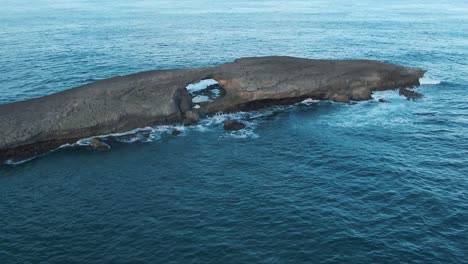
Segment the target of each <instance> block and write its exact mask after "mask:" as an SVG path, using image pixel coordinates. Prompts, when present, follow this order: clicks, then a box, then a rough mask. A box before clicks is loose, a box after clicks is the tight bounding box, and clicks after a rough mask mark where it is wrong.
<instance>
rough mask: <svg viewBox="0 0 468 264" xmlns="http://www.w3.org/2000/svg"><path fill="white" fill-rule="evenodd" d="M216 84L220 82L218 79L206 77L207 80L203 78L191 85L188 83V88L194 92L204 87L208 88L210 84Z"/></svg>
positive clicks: (190, 91)
mask: <svg viewBox="0 0 468 264" xmlns="http://www.w3.org/2000/svg"><path fill="white" fill-rule="evenodd" d="M214 84H219V83H218V82H217V81H216V80H214V79H205V80H201V81H199V82H197V83H191V84H189V85H187V87H186V88H187V90H188V91H189V93H194V92H198V91H201V90H203V89H206V88H208V86H211V85H214Z"/></svg>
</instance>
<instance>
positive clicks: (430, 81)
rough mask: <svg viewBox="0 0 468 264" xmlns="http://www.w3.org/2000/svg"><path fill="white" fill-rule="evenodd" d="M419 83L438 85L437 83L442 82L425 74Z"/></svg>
mask: <svg viewBox="0 0 468 264" xmlns="http://www.w3.org/2000/svg"><path fill="white" fill-rule="evenodd" d="M419 83H420V84H421V85H436V84H440V81H439V80H434V79H432V78H430V77H429V76H424V77H422V78H419Z"/></svg>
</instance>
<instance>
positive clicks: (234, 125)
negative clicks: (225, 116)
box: [223, 120, 246, 131]
mask: <svg viewBox="0 0 468 264" xmlns="http://www.w3.org/2000/svg"><path fill="white" fill-rule="evenodd" d="M245 127H246V125H245V124H244V123H242V122H239V121H237V120H228V121H226V122H224V124H223V128H224V130H226V131H238V130H241V129H244V128H245Z"/></svg>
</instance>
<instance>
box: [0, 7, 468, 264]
mask: <svg viewBox="0 0 468 264" xmlns="http://www.w3.org/2000/svg"><path fill="white" fill-rule="evenodd" d="M0 6H1V8H0V72H1V73H0V103H7V102H13V101H18V100H23V99H27V98H32V97H37V96H42V95H46V94H50V93H53V92H56V91H60V90H63V89H67V88H70V87H73V86H76V85H79V84H83V83H87V82H91V81H94V80H98V79H102V78H106V77H110V76H113V75H117V74H128V73H132V72H137V71H142V70H149V69H162V68H182V67H195V66H207V65H215V64H219V63H223V62H227V61H231V60H233V59H234V58H237V57H242V56H260V55H292V56H300V57H308V58H337V59H347V58H370V59H379V60H383V61H386V62H391V63H397V64H403V65H408V66H416V67H422V68H425V69H427V70H428V76H429V78H426V79H425V80H424V81H423V83H424V84H423V85H422V86H421V87H420V88H419V90H418V91H419V92H422V93H423V94H425V98H424V99H423V100H421V101H418V102H409V101H406V100H405V99H404V98H401V97H399V96H398V94H397V92H393V91H390V92H384V93H378V94H376V95H375V98H376V100H377V99H378V98H385V99H387V100H389V101H390V103H388V104H383V103H378V102H376V100H373V101H369V102H361V103H358V104H355V105H344V104H336V103H331V102H305V103H302V104H298V105H296V106H292V107H282V108H279V107H278V108H270V109H266V110H264V111H258V112H254V113H240V114H236V115H234V116H235V117H239V118H243V119H248V121H247V125H248V127H247V130H245V131H243V132H239V133H233V134H228V133H225V132H224V131H223V130H222V125H221V124H222V121H223V120H225V119H226V118H229V117H232V116H229V115H218V116H215V117H213V118H209V119H205V120H203V121H202V123H201V124H200V125H198V126H195V127H191V128H181V127H179V128H180V129H183V132H184V133H183V134H182V135H181V136H178V137H172V136H170V135H169V134H168V131H170V130H171V129H172V128H171V127H156V128H152V129H149V128H148V129H147V130H148V133H149V137H148V138H145V139H144V140H141V139H139V138H138V137H136V136H135V137H133V138H132V140H134V141H137V142H134V143H114V144H112V149H111V151H109V152H104V153H97V152H91V151H87V150H85V149H61V150H59V151H57V152H54V153H52V154H50V155H47V156H45V157H41V158H38V159H35V160H32V161H29V162H26V163H23V164H20V165H16V166H3V167H1V168H0V263H318V262H323V263H399V262H403V263H467V262H468V168H467V167H468V93H467V92H468V85H467V82H468V61H467V58H468V3H467V2H466V1H450V2H449V3H445V2H437V1H424V2H423V1H419V2H416V1H379V2H378V3H376V2H375V1H353V3H350V2H349V1H314V2H313V3H312V2H309V1H294V2H288V3H285V2H280V1H216V2H214V1H178V2H177V3H175V2H173V1H124V0H122V1H76V0H75V1H44V0H43V1H34V2H31V1H21V0H18V1H4V0H0ZM142 141H145V142H142Z"/></svg>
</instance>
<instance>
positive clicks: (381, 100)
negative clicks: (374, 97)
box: [379, 98, 390, 103]
mask: <svg viewBox="0 0 468 264" xmlns="http://www.w3.org/2000/svg"><path fill="white" fill-rule="evenodd" d="M379 103H390V101H388V100H385V99H382V98H380V99H379Z"/></svg>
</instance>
